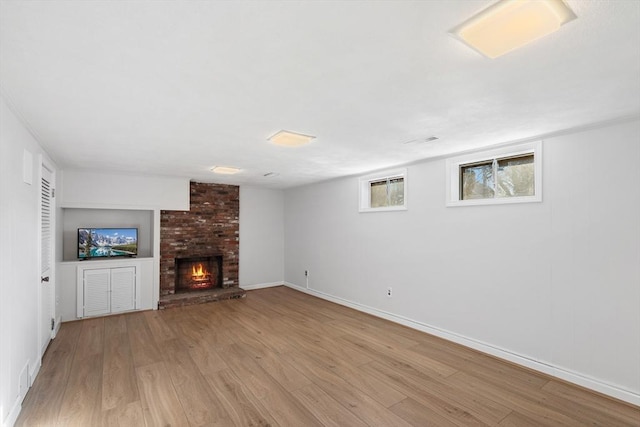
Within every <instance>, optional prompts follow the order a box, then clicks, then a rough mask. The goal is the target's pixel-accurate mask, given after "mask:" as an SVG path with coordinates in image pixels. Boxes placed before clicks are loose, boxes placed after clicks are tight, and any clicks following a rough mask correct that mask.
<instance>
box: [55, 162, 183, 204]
mask: <svg viewBox="0 0 640 427" xmlns="http://www.w3.org/2000/svg"><path fill="white" fill-rule="evenodd" d="M60 204H61V206H62V207H65V208H69V207H71V208H76V207H81V208H105V209H118V208H121V209H149V208H158V209H167V210H176V211H180V210H189V179H188V178H181V177H167V176H143V175H129V174H119V173H110V172H93V171H84V170H70V169H65V170H64V173H63V175H62V193H61V201H60Z"/></svg>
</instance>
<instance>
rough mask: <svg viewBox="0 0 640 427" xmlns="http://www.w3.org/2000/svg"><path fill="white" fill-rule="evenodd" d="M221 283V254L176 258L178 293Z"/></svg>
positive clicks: (210, 287) (211, 286) (213, 286)
mask: <svg viewBox="0 0 640 427" xmlns="http://www.w3.org/2000/svg"><path fill="white" fill-rule="evenodd" d="M221 285H222V257H221V256H219V255H212V256H206V257H192V258H176V293H178V292H191V291H201V290H206V289H213V288H217V287H220V286H221Z"/></svg>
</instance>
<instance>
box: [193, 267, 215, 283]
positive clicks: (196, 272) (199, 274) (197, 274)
mask: <svg viewBox="0 0 640 427" xmlns="http://www.w3.org/2000/svg"><path fill="white" fill-rule="evenodd" d="M191 271H192V274H191V277H192V278H193V280H205V279H206V278H207V276H210V274H209V272H208V271H207V270H206V269H205V268H204V267H202V264H198V268H196V266H195V265H193V266H192V267H191Z"/></svg>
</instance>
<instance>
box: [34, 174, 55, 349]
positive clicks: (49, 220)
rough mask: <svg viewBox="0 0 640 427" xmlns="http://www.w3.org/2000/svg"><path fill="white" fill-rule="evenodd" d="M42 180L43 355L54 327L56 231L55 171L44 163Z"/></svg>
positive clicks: (41, 305)
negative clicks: (54, 233) (53, 251)
mask: <svg viewBox="0 0 640 427" xmlns="http://www.w3.org/2000/svg"><path fill="white" fill-rule="evenodd" d="M41 172H42V177H41V180H40V296H39V298H40V305H39V317H40V322H39V323H40V325H39V326H40V327H39V332H38V334H39V336H40V338H39V342H40V355H43V354H44V352H45V350H46V349H47V346H48V345H49V341H51V330H52V329H53V323H52V322H53V316H54V313H53V312H54V303H53V298H54V296H53V295H54V283H53V278H54V277H53V275H52V274H51V273H52V271H51V270H52V266H51V259H52V256H51V255H52V254H51V252H52V251H51V248H52V240H53V231H54V221H53V219H54V208H53V178H54V177H53V171H52V170H50V169H49V168H47V166H45V165H44V164H43V165H42V167H41Z"/></svg>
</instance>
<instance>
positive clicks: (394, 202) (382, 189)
mask: <svg viewBox="0 0 640 427" xmlns="http://www.w3.org/2000/svg"><path fill="white" fill-rule="evenodd" d="M369 188H370V189H371V207H372V208H381V207H385V206H403V205H404V178H403V177H396V178H387V179H383V180H379V181H371V184H370V187H369Z"/></svg>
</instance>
